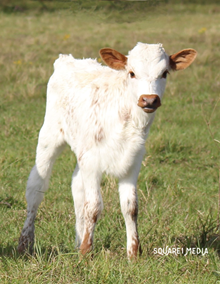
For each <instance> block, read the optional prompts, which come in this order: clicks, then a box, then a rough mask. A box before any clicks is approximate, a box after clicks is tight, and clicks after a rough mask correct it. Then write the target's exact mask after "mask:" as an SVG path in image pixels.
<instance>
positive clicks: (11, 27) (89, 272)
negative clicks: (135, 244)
mask: <svg viewBox="0 0 220 284" xmlns="http://www.w3.org/2000/svg"><path fill="white" fill-rule="evenodd" d="M93 10H94V9H93ZM93 10H92V9H91V10H89V9H86V10H79V9H78V10H74V9H72V8H71V7H70V8H69V9H66V10H62V9H58V10H55V11H53V12H49V11H46V10H44V11H42V12H39V11H36V12H35V11H34V10H31V11H24V12H19V11H18V12H13V13H5V12H0V46H1V49H0V129H1V131H0V226H1V230H0V283H13V284H14V283H219V282H220V262H219V252H220V251H219V249H220V236H219V232H218V194H219V193H218V191H219V186H220V185H219V168H220V162H219V156H220V144H219V143H218V141H220V131H219V122H220V73H219V70H220V5H217V4H213V5H204V6H201V5H178V6H175V5H160V6H158V7H150V8H149V11H148V12H147V10H146V9H145V10H143V11H142V10H141V9H137V10H129V9H128V10H127V11H117V10H115V9H113V10H109V11H108V12H106V10H102V9H99V10H98V11H93ZM138 41H141V42H147V43H158V42H161V43H163V45H164V47H165V49H166V51H167V53H169V54H172V53H175V52H177V51H179V50H181V49H184V48H189V47H191V48H194V49H196V50H197V51H198V57H197V59H196V61H195V62H194V63H193V64H192V66H190V67H189V68H188V69H187V70H184V71H180V72H177V73H171V74H170V75H169V78H168V83H167V88H166V92H165V95H164V99H163V105H162V107H161V108H159V110H158V111H157V115H156V119H155V121H154V124H153V126H152V128H151V132H150V135H149V138H148V140H147V143H146V149H147V154H146V157H145V160H144V161H143V165H142V168H141V172H140V175H139V180H138V195H139V218H138V222H139V234H140V240H141V244H142V248H143V254H142V256H141V257H140V258H139V259H138V260H137V261H136V262H135V261H131V262H129V261H128V260H127V258H126V234H125V224H124V220H123V216H122V214H121V211H120V205H119V198H118V192H117V180H115V179H114V178H113V177H109V176H104V177H103V181H102V185H101V186H102V187H101V191H102V195H103V200H104V206H105V208H104V211H103V214H102V218H101V220H99V222H98V224H97V227H96V233H95V242H94V251H93V253H94V257H93V259H92V260H91V259H90V257H87V258H84V259H82V258H80V257H79V255H78V252H77V251H76V250H75V248H74V238H75V233H74V223H75V216H74V208H73V201H72V196H71V190H70V183H71V175H72V172H73V170H74V166H75V163H76V159H75V157H74V154H73V153H72V152H71V151H70V149H69V148H66V150H65V151H64V153H63V155H62V156H61V157H60V158H59V159H58V160H57V162H56V164H55V166H54V170H53V174H52V177H51V182H50V188H49V190H48V192H47V193H46V195H45V199H44V201H43V202H42V204H41V206H40V208H39V211H38V215H37V218H36V222H35V233H36V243H35V251H34V254H33V255H32V256H30V255H26V256H20V255H18V253H17V252H16V247H17V244H18V238H19V235H20V231H21V229H22V227H23V223H24V220H25V217H26V200H25V186H26V181H27V177H28V175H29V172H30V170H31V168H32V166H33V165H34V160H35V149H36V145H37V139H38V132H39V129H40V127H41V125H42V123H43V118H44V112H45V93H46V85H47V81H48V79H49V77H50V75H51V74H52V72H53V62H54V60H55V59H56V58H57V57H58V54H59V53H67V54H69V53H72V54H73V55H74V57H76V58H82V57H92V58H93V57H99V55H98V51H99V49H100V48H102V47H106V46H109V47H112V48H115V49H117V50H118V51H120V52H121V53H125V54H127V51H128V50H130V49H131V48H133V47H134V45H135V44H136V43H137V42H138ZM214 139H216V140H217V141H214ZM166 247H169V248H181V249H183V250H186V249H190V248H200V249H208V254H205V255H201V254H200V255H197V254H196V255H193V254H190V253H188V254H187V255H186V256H184V255H182V254H181V255H177V256H176V255H174V254H169V255H159V254H155V253H154V249H158V248H166Z"/></svg>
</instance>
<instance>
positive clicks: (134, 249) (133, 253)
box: [129, 234, 142, 259]
mask: <svg viewBox="0 0 220 284" xmlns="http://www.w3.org/2000/svg"><path fill="white" fill-rule="evenodd" d="M138 252H139V255H141V254H142V249H141V244H140V242H139V238H138V235H137V234H136V235H135V236H134V237H133V238H132V245H131V250H130V251H129V258H130V259H132V258H134V259H136V258H137V255H138Z"/></svg>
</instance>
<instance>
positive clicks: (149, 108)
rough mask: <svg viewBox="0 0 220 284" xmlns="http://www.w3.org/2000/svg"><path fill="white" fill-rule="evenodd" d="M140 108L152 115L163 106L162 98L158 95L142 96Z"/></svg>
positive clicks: (139, 101) (139, 103) (139, 102)
mask: <svg viewBox="0 0 220 284" xmlns="http://www.w3.org/2000/svg"><path fill="white" fill-rule="evenodd" d="M138 106H139V107H141V108H143V110H144V111H145V112H146V113H152V112H154V111H155V110H156V109H157V108H158V107H159V106H161V102H160V97H159V96H158V95H142V96H140V98H139V100H138Z"/></svg>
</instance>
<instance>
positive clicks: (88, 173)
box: [79, 151, 103, 255]
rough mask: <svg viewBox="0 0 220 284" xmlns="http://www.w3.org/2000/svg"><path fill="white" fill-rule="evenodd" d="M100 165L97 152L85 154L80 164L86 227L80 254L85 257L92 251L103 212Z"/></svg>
mask: <svg viewBox="0 0 220 284" xmlns="http://www.w3.org/2000/svg"><path fill="white" fill-rule="evenodd" d="M99 165H100V164H99V159H98V154H96V153H95V151H94V153H93V152H90V151H89V152H87V153H85V154H84V155H83V157H82V158H81V161H80V163H79V167H80V171H81V175H82V180H83V185H84V203H83V212H84V227H83V234H82V242H81V244H80V252H81V253H82V254H83V255H84V254H86V253H88V252H90V251H91V250H92V244H93V235H94V230H95V225H96V222H97V219H98V218H99V216H100V214H101V212H102V210H103V201H102V196H101V192H100V181H101V172H100V169H99Z"/></svg>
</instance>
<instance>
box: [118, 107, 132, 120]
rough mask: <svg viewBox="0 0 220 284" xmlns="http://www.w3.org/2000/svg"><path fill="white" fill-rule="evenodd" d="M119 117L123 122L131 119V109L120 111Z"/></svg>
mask: <svg viewBox="0 0 220 284" xmlns="http://www.w3.org/2000/svg"><path fill="white" fill-rule="evenodd" d="M118 115H119V118H120V120H121V122H122V123H126V122H128V121H129V120H130V118H131V110H130V109H129V110H122V111H121V112H119V113H118Z"/></svg>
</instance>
